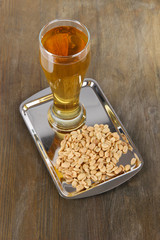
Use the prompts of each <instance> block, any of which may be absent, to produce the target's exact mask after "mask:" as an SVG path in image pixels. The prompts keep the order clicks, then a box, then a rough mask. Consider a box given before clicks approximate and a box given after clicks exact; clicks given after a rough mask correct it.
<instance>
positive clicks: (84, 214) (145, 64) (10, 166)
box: [0, 0, 160, 240]
mask: <svg viewBox="0 0 160 240" xmlns="http://www.w3.org/2000/svg"><path fill="white" fill-rule="evenodd" d="M55 18H62V19H65V18H66V19H77V20H79V21H80V22H82V23H84V24H85V25H86V26H87V27H88V29H89V31H90V33H91V39H92V61H91V65H90V69H89V71H88V74H87V76H88V77H92V78H94V79H96V80H97V81H98V82H99V84H100V86H101V87H102V89H103V90H104V92H105V94H106V96H107V97H108V99H109V101H110V102H111V104H112V105H113V107H114V109H115V111H116V112H117V113H118V115H119V117H120V119H121V121H122V122H123V124H124V126H125V127H126V129H127V131H128V132H129V134H130V136H131V138H132V139H133V141H134V143H135V144H136V146H137V147H138V149H139V151H140V153H141V155H142V157H143V159H144V162H145V165H144V167H143V169H142V171H141V172H140V173H139V174H138V175H136V176H135V177H134V178H132V179H131V180H130V181H128V182H127V183H125V184H123V185H121V186H120V187H118V188H116V189H114V190H111V191H109V192H107V193H104V194H102V195H99V196H96V197H91V198H88V199H81V200H65V199H63V198H61V197H60V196H59V194H58V192H57V190H56V188H55V186H54V184H53V182H52V180H51V178H50V176H49V174H48V172H47V170H46V168H45V166H44V163H43V161H42V159H41V157H40V155H39V153H38V151H37V149H36V146H35V144H34V143H33V140H32V138H31V136H30V134H29V132H28V130H27V128H26V126H25V124H24V122H23V120H22V118H21V116H20V113H19V105H20V103H21V102H22V101H23V100H25V99H26V98H28V97H29V96H31V95H32V94H34V93H36V92H37V91H39V90H41V89H43V88H45V87H47V86H48V85H47V83H46V81H45V80H44V79H45V77H44V74H43V72H42V70H41V67H40V64H39V57H38V55H39V51H38V35H39V31H40V29H41V28H42V26H43V25H44V24H46V23H47V22H49V21H50V20H52V19H55ZM0 22H1V24H0V36H1V37H0V240H11V239H12V240H20V239H21V240H32V239H34V240H36V239H37V240H51V239H53V240H119V239H120V240H159V239H160V147H159V145H160V1H159V0H152V1H150V0H136V1H134V0H125V1H124V0H119V1H118V0H114V1H113V0H100V1H96V0H82V1H74V0H70V1H62V0H59V1H56V0H42V1H40V0H35V1H33V0H32V1H31V0H26V1H22V0H15V1H13V0H12V1H11V0H1V1H0Z"/></svg>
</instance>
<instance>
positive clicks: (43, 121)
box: [20, 78, 143, 199]
mask: <svg viewBox="0 0 160 240" xmlns="http://www.w3.org/2000/svg"><path fill="white" fill-rule="evenodd" d="M52 101H53V98H52V94H51V90H50V88H46V89H44V90H42V91H40V92H38V93H36V94H34V95H33V96H31V97H30V98H28V99H27V100H25V101H24V102H23V103H22V104H21V105H20V113H21V115H22V117H23V119H24V121H25V123H26V125H27V127H28V130H29V131H30V133H31V135H32V137H33V139H34V141H35V144H36V146H37V148H38V150H39V152H40V154H41V156H42V158H43V161H44V163H45V165H46V167H47V169H48V171H49V173H50V175H51V177H52V179H53V182H54V184H55V186H56V187H57V189H58V191H59V193H60V195H61V196H62V197H64V198H67V199H77V198H84V197H89V196H93V195H97V194H100V193H103V192H106V191H108V190H111V189H113V188H115V187H117V186H119V185H120V184H122V183H124V182H126V181H127V180H129V179H130V178H131V177H133V176H134V175H135V174H136V173H138V172H139V171H140V169H141V168H142V166H143V159H142V157H141V156H140V154H139V152H138V150H137V148H136V147H135V145H134V143H133V142H132V140H131V138H130V137H129V135H128V133H127V131H126V130H125V128H124V126H123V125H122V123H121V121H120V120H119V118H118V116H117V115H116V113H115V111H114V110H113V108H112V106H111V104H110V103H109V101H108V99H107V98H106V97H105V95H104V93H103V92H102V90H101V88H100V87H99V85H98V83H97V82H96V81H95V80H93V79H90V78H87V79H85V80H84V82H83V87H82V89H81V94H80V102H81V103H82V104H83V105H84V107H85V108H86V116H87V120H86V124H87V125H94V124H95V123H97V124H101V123H102V124H108V125H109V127H110V130H111V131H117V132H118V134H119V135H120V137H121V138H122V139H124V140H125V139H127V140H128V142H129V144H130V145H131V146H132V148H133V151H128V153H127V154H123V155H122V157H121V158H120V161H119V164H118V165H120V164H123V165H126V164H130V160H131V159H132V158H133V157H134V153H136V154H137V156H138V157H139V160H140V162H139V165H138V166H133V167H132V168H131V170H130V171H129V172H126V173H123V174H121V175H119V176H117V177H114V178H112V179H106V181H105V182H103V183H99V184H97V185H93V186H92V187H91V188H89V189H87V190H84V191H82V192H78V193H77V192H75V189H74V188H73V187H72V186H71V185H69V184H66V182H65V181H64V179H63V177H62V176H61V174H59V173H58V172H57V170H56V168H55V167H54V163H55V162H56V158H57V154H58V148H59V145H60V141H61V139H62V137H63V136H62V135H61V134H58V133H57V132H55V131H54V130H53V129H52V128H51V127H50V125H49V123H48V120H47V112H48V109H49V107H50V105H51V103H52Z"/></svg>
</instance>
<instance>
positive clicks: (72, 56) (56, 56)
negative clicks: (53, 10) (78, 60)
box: [39, 19, 90, 58]
mask: <svg viewBox="0 0 160 240" xmlns="http://www.w3.org/2000/svg"><path fill="white" fill-rule="evenodd" d="M65 21H66V22H74V23H77V24H79V25H80V26H82V27H83V28H84V29H85V30H86V31H87V35H88V36H87V37H88V41H87V43H86V45H85V47H84V48H83V49H82V50H81V51H80V52H78V53H75V54H73V55H69V56H61V55H56V54H53V53H51V52H49V51H47V49H45V47H44V46H43V44H42V41H41V39H42V38H41V35H42V32H43V31H44V30H45V28H47V27H48V26H49V25H50V24H52V23H54V22H65ZM64 26H65V25H64ZM89 42H90V33H89V31H88V29H87V27H86V26H85V25H84V24H82V23H80V22H79V21H78V20H69V19H55V20H52V21H50V22H49V23H47V24H46V25H44V26H43V27H42V29H41V30H40V33H39V43H40V46H41V47H42V49H43V50H44V51H45V52H46V53H47V54H49V55H50V56H52V57H55V58H74V57H77V56H78V55H80V54H81V53H83V52H84V51H85V50H86V49H87V47H88V46H89Z"/></svg>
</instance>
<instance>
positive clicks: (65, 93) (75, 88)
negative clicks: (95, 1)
mask: <svg viewBox="0 0 160 240" xmlns="http://www.w3.org/2000/svg"><path fill="white" fill-rule="evenodd" d="M39 49H40V63H41V66H42V69H43V71H44V74H45V77H46V79H47V81H48V83H49V86H50V88H51V90H52V93H53V104H52V105H51V106H50V108H49V111H48V121H49V123H50V125H51V126H52V127H53V128H55V129H56V130H59V131H62V132H63V131H64V132H67V131H68V132H69V131H72V130H75V129H77V128H79V127H80V126H82V125H83V124H84V122H85V119H86V111H85V108H84V106H83V105H82V104H81V103H79V95H80V89H81V87H82V83H83V80H84V77H85V74H86V71H87V69H88V66H89V63H90V34H89V31H88V30H87V28H86V27H85V26H84V25H83V24H81V23H80V22H78V21H75V20H54V21H51V22H49V23H48V24H47V25H45V26H44V27H43V28H42V29H41V31H40V34H39Z"/></svg>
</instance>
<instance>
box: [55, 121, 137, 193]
mask: <svg viewBox="0 0 160 240" xmlns="http://www.w3.org/2000/svg"><path fill="white" fill-rule="evenodd" d="M130 147H131V146H130V145H129V143H127V142H125V141H122V140H120V137H119V135H118V133H117V132H113V133H112V132H111V131H110V129H109V127H108V125H103V124H100V125H98V124H95V125H94V127H92V126H89V127H87V126H86V125H84V126H83V127H82V129H80V130H77V131H73V132H71V133H70V134H67V135H65V137H64V140H63V141H62V142H61V147H60V150H59V152H58V159H57V161H56V167H57V169H58V171H59V172H61V173H62V174H63V178H64V179H65V181H66V182H67V183H69V184H72V186H73V187H74V188H76V191H77V192H79V191H81V190H83V189H87V188H89V187H91V185H92V184H93V183H95V184H97V183H99V182H103V181H105V180H106V179H108V178H112V177H115V176H117V175H119V174H121V173H124V172H127V171H129V170H130V169H131V166H130V165H129V164H128V165H126V166H123V165H120V166H119V167H118V166H117V163H118V162H119V159H120V157H121V156H122V154H126V153H127V151H128V149H129V148H130ZM137 159H138V157H137V156H136V155H135V158H132V160H131V165H135V164H136V161H137Z"/></svg>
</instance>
